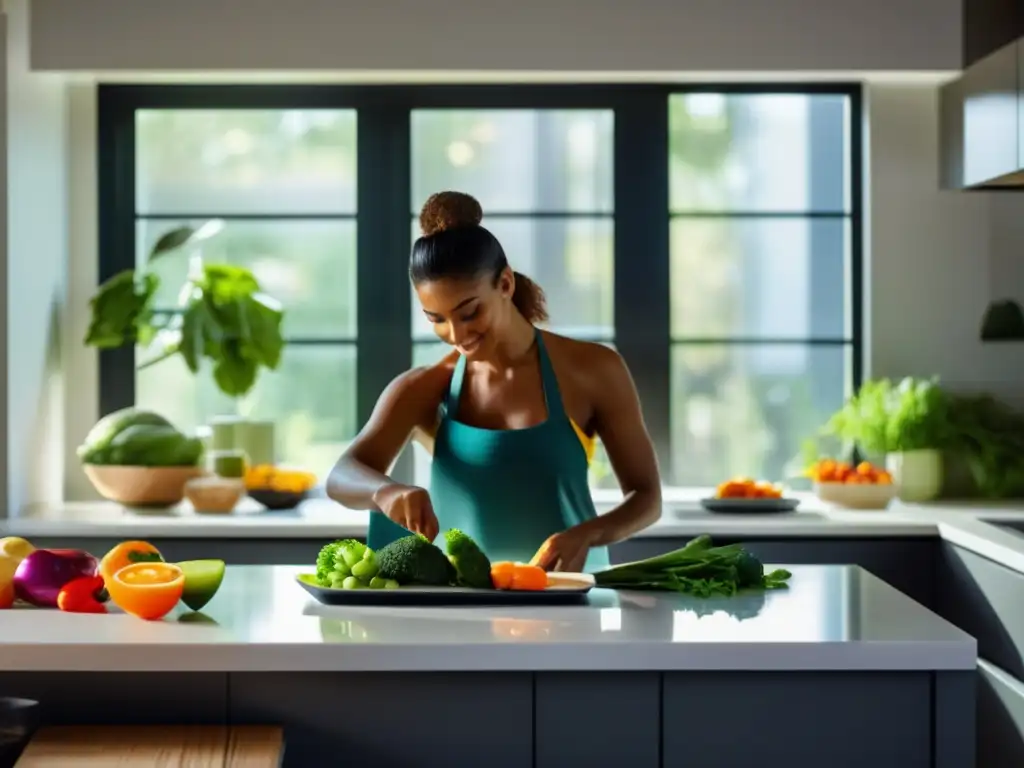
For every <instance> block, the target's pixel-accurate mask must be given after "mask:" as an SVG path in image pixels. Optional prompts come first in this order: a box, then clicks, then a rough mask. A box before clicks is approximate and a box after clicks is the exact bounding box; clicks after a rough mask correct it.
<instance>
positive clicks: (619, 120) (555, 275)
mask: <svg viewBox="0 0 1024 768" xmlns="http://www.w3.org/2000/svg"><path fill="white" fill-rule="evenodd" d="M858 112H859V94H858V92H857V90H856V89H855V88H847V87H833V86H828V87H814V88H805V87H800V88H796V87H768V86H765V87H760V86H759V87H757V88H748V87H743V88H741V87H736V86H729V87H720V88H712V87H706V86H701V87H699V88H690V89H683V88H679V87H674V88H673V87H668V86H620V85H617V86H530V87H526V86H521V87H520V86H516V87H512V86H472V87H369V86H368V87H338V86H308V87H307V86H301V87H299V86H272V87H252V86H249V87H219V86H102V87H101V88H100V158H99V169H100V183H101V186H100V192H101V222H100V238H101V243H100V245H101V250H100V252H101V254H102V256H101V265H100V278H101V279H105V278H106V277H109V276H110V275H112V274H114V273H116V272H117V271H119V270H121V269H124V268H127V267H131V266H135V265H137V264H141V263H142V261H143V260H144V258H145V255H146V254H147V253H148V252H149V250H150V248H151V246H152V244H153V243H154V242H155V240H156V238H158V237H159V236H160V235H161V234H162V233H164V232H166V231H167V230H168V229H170V228H172V227H175V226H178V225H180V224H188V223H197V222H202V221H205V220H207V219H211V218H218V219H222V220H223V221H224V222H225V225H226V226H225V229H224V231H223V232H222V233H221V234H220V235H218V236H217V237H216V238H214V239H212V240H210V241H208V242H207V243H206V244H205V245H204V248H203V250H202V257H203V259H205V260H206V261H208V262H213V261H217V262H228V263H235V264H243V265H245V266H247V267H249V268H250V269H252V270H253V271H254V273H255V274H256V277H257V278H258V279H259V280H260V281H261V283H262V285H263V287H264V289H265V290H266V291H267V292H268V293H270V294H271V295H272V296H274V297H275V298H276V299H278V300H279V301H280V302H281V303H282V304H283V305H284V306H285V308H286V322H285V333H286V337H287V340H288V345H287V347H286V352H285V356H284V359H283V362H282V364H281V367H280V368H279V370H277V371H275V372H272V373H269V374H262V375H261V378H260V381H259V383H258V385H257V387H256V388H255V390H254V391H253V393H252V394H251V395H249V396H247V397H246V398H244V399H243V401H241V402H239V403H233V402H231V401H229V400H228V399H227V398H224V397H223V396H222V395H220V394H219V393H218V391H217V389H216V387H215V386H214V384H213V382H212V379H211V377H210V376H209V374H208V373H207V374H203V373H200V375H199V376H193V375H192V374H190V373H189V372H188V371H187V369H186V368H185V367H184V365H182V364H180V363H179V362H178V361H177V360H176V359H171V360H168V361H166V362H162V363H159V364H157V365H155V366H152V367H149V368H146V369H144V370H139V371H137V370H136V365H137V364H138V363H139V362H142V357H141V355H140V354H138V353H133V352H132V351H131V350H118V351H113V352H104V353H103V354H102V356H101V369H100V370H101V388H100V391H101V403H100V407H101V410H102V411H103V412H108V411H110V410H112V409H114V408H118V407H123V406H124V405H128V404H131V403H138V404H141V405H145V406H147V407H152V408H155V409H158V410H161V411H162V412H164V413H165V414H166V415H167V416H168V417H170V418H171V419H172V420H174V421H175V422H176V423H178V424H180V425H181V426H182V427H185V428H194V427H197V426H199V425H202V424H205V423H208V422H209V420H210V419H211V418H212V417H214V416H217V415H221V414H229V413H234V412H236V411H240V412H241V413H243V414H246V415H251V416H254V417H258V418H268V419H273V420H275V421H276V422H277V424H278V434H279V446H278V448H279V454H280V455H281V457H282V459H283V460H285V461H287V462H290V463H299V464H303V465H306V466H309V467H310V468H312V469H315V470H316V471H318V472H320V473H325V472H326V471H327V470H328V469H329V467H330V465H331V463H332V462H333V461H334V459H335V458H336V456H337V455H338V453H339V452H340V451H341V450H342V448H343V447H344V445H345V444H346V443H347V442H348V441H349V440H351V438H352V437H353V436H354V434H355V433H356V431H357V430H358V427H359V425H360V424H362V423H363V422H364V421H365V419H366V418H367V417H368V416H369V413H370V411H371V409H372V407H373V404H374V402H375V401H376V398H377V395H378V394H379V393H380V391H381V389H382V388H383V387H384V386H385V385H386V384H387V382H388V381H390V379H391V378H393V377H394V376H395V375H397V374H398V373H400V372H401V371H402V370H405V369H407V368H408V367H409V366H410V365H413V364H423V363H428V362H430V361H432V360H436V359H438V358H439V357H440V356H441V355H442V354H443V353H444V350H445V346H444V345H443V344H442V343H440V342H438V340H437V338H436V337H435V336H434V334H433V330H432V328H431V326H430V325H429V324H428V323H426V321H425V320H424V319H423V317H422V315H421V313H420V312H419V309H418V306H417V305H416V301H415V297H414V295H413V294H412V292H411V288H410V286H409V283H408V277H407V271H406V269H407V260H408V251H409V246H410V244H411V242H412V240H413V239H414V238H415V237H416V236H417V235H418V231H417V229H418V227H417V221H416V215H417V214H418V211H419V207H420V206H421V205H422V203H423V201H424V200H425V199H426V197H427V196H428V195H429V194H430V193H432V192H435V191H439V190H443V189H457V190H461V191H466V192H470V193H472V194H474V195H475V196H477V197H478V198H479V199H480V201H481V203H482V204H483V207H484V211H485V225H486V226H488V227H489V228H491V229H492V231H494V232H495V234H496V235H497V236H498V238H499V239H500V240H501V241H502V243H503V245H504V247H505V250H506V252H507V253H508V254H509V258H510V260H511V261H512V262H513V266H514V267H515V268H516V269H518V270H519V271H521V272H524V273H526V274H528V275H530V276H531V277H532V278H534V279H535V280H537V281H538V282H539V283H540V284H541V285H542V286H543V287H544V289H545V291H546V292H547V295H548V299H549V305H550V311H551V324H550V327H551V328H552V330H554V331H556V332H560V333H565V334H568V335H572V336H575V337H578V338H584V339H589V340H593V341H596V342H600V343H605V344H609V345H612V346H614V347H615V348H617V349H618V350H619V351H620V353H621V354H622V355H623V356H624V358H625V359H626V361H627V362H628V363H629V365H630V368H631V370H632V372H633V375H634V378H635V380H636V383H637V387H638V390H639V392H640V396H641V400H642V402H643V405H644V410H645V414H646V416H647V420H648V424H649V427H650V430H651V433H652V436H653V437H654V439H655V442H656V444H657V447H658V452H659V457H660V460H661V463H662V468H663V475H664V480H665V482H666V484H672V485H689V486H708V485H711V484H714V483H715V482H717V481H719V480H720V479H721V478H722V477H724V476H726V475H731V474H735V473H739V472H743V473H750V474H756V475H758V476H764V477H770V478H781V477H783V476H784V475H785V473H786V470H787V465H788V464H789V463H790V462H791V461H792V459H793V458H794V457H795V456H796V455H797V453H798V452H799V447H800V443H801V441H802V439H803V438H804V437H805V436H807V434H809V432H811V431H812V430H813V429H815V428H816V427H817V425H818V424H819V423H820V421H821V420H822V419H823V418H824V416H825V415H826V414H827V413H828V412H829V411H830V410H831V409H832V408H834V407H835V406H837V405H838V404H839V402H840V401H841V399H842V397H843V395H844V393H846V392H847V391H849V389H850V387H851V386H852V385H853V384H854V383H855V381H856V380H857V379H858V377H859V353H860V349H859V341H860V322H859V318H860V316H859V301H860V242H861V241H860V213H859V201H858V199H857V198H858V194H859V180H860V164H859V152H858V149H857V145H858V141H859V137H858V136H857V133H856V131H857V121H858V119H859V117H858ZM154 269H155V270H156V271H157V273H158V274H159V275H160V277H161V278H162V280H163V289H162V290H161V293H160V295H159V302H158V303H159V305H160V311H162V312H165V313H173V312H175V311H177V307H178V288H179V287H180V285H181V283H182V281H183V280H184V277H185V275H186V274H187V271H188V269H189V264H188V263H187V262H186V257H185V256H184V255H182V256H171V257H167V258H165V259H163V260H162V261H160V262H157V263H156V264H155V265H154ZM428 469H429V457H427V456H426V455H424V454H422V453H419V452H416V453H409V454H407V455H406V456H404V457H403V459H402V460H401V461H400V462H399V464H398V466H397V467H396V468H395V472H396V473H398V474H400V475H401V476H403V477H404V478H405V479H409V480H415V481H416V482H420V483H425V482H426V478H427V476H428ZM592 482H593V484H594V485H595V486H606V487H608V486H610V487H613V486H614V485H615V481H614V476H613V475H612V474H611V471H610V467H609V466H608V464H607V459H606V457H605V456H604V454H603V452H599V455H598V457H597V460H596V461H595V462H594V465H593V468H592Z"/></svg>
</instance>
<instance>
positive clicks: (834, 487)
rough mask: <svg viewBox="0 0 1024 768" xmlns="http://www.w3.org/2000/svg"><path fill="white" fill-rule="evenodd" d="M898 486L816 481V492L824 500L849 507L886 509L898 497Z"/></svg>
mask: <svg viewBox="0 0 1024 768" xmlns="http://www.w3.org/2000/svg"><path fill="white" fill-rule="evenodd" d="M897 490H898V489H897V488H896V486H895V485H893V484H892V483H890V484H888V485H881V484H868V483H815V484H814V492H815V494H817V496H818V498H819V499H821V500H822V501H826V502H828V503H829V504H835V505H836V506H837V507H846V508H847V509H885V508H886V507H888V506H889V502H890V501H892V500H893V499H894V498H896V493H897Z"/></svg>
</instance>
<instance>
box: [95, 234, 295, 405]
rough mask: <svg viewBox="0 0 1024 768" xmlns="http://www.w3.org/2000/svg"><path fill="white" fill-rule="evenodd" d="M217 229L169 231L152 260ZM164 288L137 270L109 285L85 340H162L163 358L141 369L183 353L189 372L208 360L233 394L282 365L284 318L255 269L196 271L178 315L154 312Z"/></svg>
mask: <svg viewBox="0 0 1024 768" xmlns="http://www.w3.org/2000/svg"><path fill="white" fill-rule="evenodd" d="M211 224H216V222H211V223H208V224H207V225H204V226H203V227H200V228H199V229H193V228H192V227H180V228H178V229H174V230H171V231H170V232H168V233H166V234H165V235H163V236H162V237H161V238H160V239H159V241H158V242H157V243H156V245H155V246H154V247H153V250H152V252H151V253H150V255H149V262H152V261H153V260H154V259H156V258H160V257H163V256H166V255H167V254H169V253H172V252H175V251H178V250H180V249H181V248H185V247H189V246H193V245H195V244H196V243H197V242H199V241H201V240H203V239H206V238H208V237H210V236H212V234H214V233H216V232H217V231H219V226H211ZM149 262H147V263H149ZM159 286H160V279H159V277H157V276H156V275H155V274H153V273H150V272H144V271H142V272H141V273H140V272H138V271H136V270H131V269H129V270H125V271H123V272H120V273H118V274H116V275H114V276H113V277H112V278H110V279H109V280H107V281H106V282H105V283H103V285H101V286H100V288H99V291H98V292H97V294H96V295H95V296H94V297H93V299H92V300H91V301H90V308H91V310H92V320H91V322H90V324H89V330H88V332H87V333H86V337H85V343H86V344H88V345H90V346H93V347H97V348H99V349H114V348H117V347H121V346H125V345H134V344H139V345H141V346H143V347H150V346H153V345H154V343H155V342H159V344H158V346H159V349H158V351H157V354H156V355H155V356H154V357H152V358H151V359H149V360H147V361H146V362H144V363H143V364H142V365H141V366H140V368H146V367H148V366H150V365H154V364H156V363H158V362H160V361H161V360H166V359H168V358H170V357H173V356H174V355H176V354H180V355H181V356H182V359H183V360H184V361H185V364H186V365H187V366H188V368H189V370H191V371H192V372H193V373H198V372H199V368H200V365H201V362H202V360H203V359H204V358H205V359H206V360H209V361H210V363H211V364H212V366H213V378H214V381H215V382H216V383H217V386H218V388H219V389H220V390H221V392H223V393H224V394H225V395H227V396H229V397H241V396H242V395H244V394H246V393H248V392H249V391H250V390H251V389H252V388H253V386H254V385H255V383H256V379H257V377H258V375H259V371H260V368H269V369H275V368H277V366H278V364H279V363H280V361H281V352H282V350H283V349H284V339H283V337H282V334H281V321H282V318H283V313H282V311H281V309H280V307H278V306H277V305H276V304H275V303H274V302H273V301H272V300H271V299H270V298H269V297H267V296H264V295H263V294H262V293H261V289H260V285H259V283H258V282H257V280H256V278H255V277H254V276H253V275H252V273H251V272H250V271H249V270H247V269H245V268H243V267H237V266H230V265H206V264H204V265H202V267H201V269H197V270H193V271H191V272H190V274H189V277H188V282H187V284H186V286H185V289H184V291H183V296H184V302H183V306H182V308H181V312H180V313H170V314H167V313H164V314H160V315H158V313H156V312H155V311H154V307H153V298H154V296H155V295H156V292H157V289H158V288H159Z"/></svg>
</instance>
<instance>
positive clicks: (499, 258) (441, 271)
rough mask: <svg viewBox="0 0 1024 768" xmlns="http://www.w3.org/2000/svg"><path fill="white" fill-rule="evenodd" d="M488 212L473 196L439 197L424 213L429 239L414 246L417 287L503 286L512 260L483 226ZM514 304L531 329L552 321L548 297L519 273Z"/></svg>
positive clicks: (413, 277) (450, 194)
mask: <svg viewBox="0 0 1024 768" xmlns="http://www.w3.org/2000/svg"><path fill="white" fill-rule="evenodd" d="M483 216H484V214H483V209H482V208H481V207H480V203H478V202H477V200H476V198H474V197H473V196H472V195H467V194H465V193H463V192H438V193H436V194H433V195H431V196H430V197H429V198H428V199H427V202H426V203H424V205H423V209H422V210H421V211H420V229H421V230H422V231H423V237H421V238H419V239H418V240H417V241H416V242H415V243H414V244H413V246H412V255H411V256H410V258H409V277H410V279H411V280H412V281H413V283H414V284H416V283H422V282H429V281H432V280H441V279H443V278H446V277H448V278H456V279H474V278H478V277H480V276H481V275H491V277H492V278H493V279H494V280H495V281H497V280H498V278H500V277H501V273H502V272H504V271H505V270H506V269H507V268H508V258H507V257H506V256H505V251H504V249H503V248H502V247H501V243H499V242H498V238H496V237H495V236H494V235H493V234H491V232H490V230H488V229H486V228H485V227H482V226H480V222H481V221H482V220H483ZM513 274H514V275H515V280H516V289H515V293H513V294H512V303H513V304H514V305H515V307H516V309H518V310H519V312H520V313H521V314H522V316H523V317H525V318H526V319H527V320H529V321H530V322H531V323H540V322H544V321H545V320H547V319H548V311H547V305H546V302H545V298H544V291H543V290H541V287H540V286H539V285H537V284H536V283H535V282H533V280H531V279H530V278H528V277H527V276H526V275H524V274H522V273H520V272H514V273H513Z"/></svg>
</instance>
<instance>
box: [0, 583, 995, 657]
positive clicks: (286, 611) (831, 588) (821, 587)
mask: <svg viewBox="0 0 1024 768" xmlns="http://www.w3.org/2000/svg"><path fill="white" fill-rule="evenodd" d="M302 570H309V569H308V568H307V569H302V568H296V567H289V566H229V567H228V570H227V574H226V577H225V581H224V584H223V586H222V587H221V590H220V592H219V593H218V594H217V595H216V597H215V598H214V599H213V600H212V601H211V602H210V604H209V605H207V606H206V608H205V609H204V611H203V613H202V615H201V616H200V617H199V618H200V619H205V620H207V623H202V622H199V623H189V622H182V621H181V618H182V617H183V616H185V615H186V614H184V613H178V612H176V613H175V614H172V615H171V616H169V617H167V618H165V619H164V620H162V621H157V622H146V621H142V620H140V619H135V618H133V617H130V616H126V615H123V614H114V615H86V614H67V613H61V612H59V611H56V610H42V609H34V608H15V609H13V610H10V611H4V612H3V614H2V615H0V626H2V631H0V670H4V671H8V670H19V671H31V670H47V671H74V670H90V671H102V672H113V671H161V672H163V671H182V672H184V671H200V672H201V671H210V672H235V671H256V670H258V671H263V672H271V671H288V672H291V671H296V672H297V671H455V670H458V671H554V670H566V671H588V670H601V671H607V670H648V671H670V670H736V671H755V670H756V671H761V670H786V671H799V670H865V671H866V670H890V671H891V670H908V671H909V670H954V669H961V670H970V669H974V668H975V664H976V658H977V650H976V643H975V641H974V639H973V638H971V637H970V636H968V635H967V634H966V633H964V632H962V631H961V630H959V629H957V628H956V627H954V626H953V625H952V624H950V623H949V622H946V621H945V620H943V619H942V618H940V617H939V616H937V615H935V614H934V613H932V612H931V611H929V610H927V609H926V608H924V607H922V606H920V605H918V604H917V603H915V602H914V601H913V600H911V599H910V598H908V597H906V596H905V595H903V594H902V593H900V592H899V591H897V590H896V589H894V588H893V587H890V586H889V585H887V584H885V583H884V582H882V581H881V580H879V579H878V578H876V577H874V576H872V575H871V574H870V573H868V572H866V571H864V570H862V569H861V568H859V567H857V566H835V565H833V566H793V567H791V568H790V570H791V571H792V572H793V578H792V580H791V586H790V587H789V589H785V590H777V591H772V592H767V593H764V594H753V595H747V596H741V597H734V598H728V599H726V598H716V599H710V600H708V599H698V598H692V597H687V596H681V595H674V594H663V593H658V594H655V593H635V592H634V593H630V592H612V591H607V590H594V591H593V592H592V593H591V595H590V598H589V604H587V605H579V606H575V605H573V606H544V607H541V606H538V607H532V608H531V607H462V608H456V607H451V608H437V607H431V608H416V607H408V606H406V607H390V608H385V607H339V606H333V607H332V606H324V605H321V604H320V603H318V602H317V601H316V600H314V599H313V598H312V597H310V596H309V595H308V594H307V593H306V592H305V591H304V590H302V588H301V587H299V586H298V584H296V583H295V581H294V576H295V574H296V573H298V572H299V571H302ZM176 610H177V609H176Z"/></svg>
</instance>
